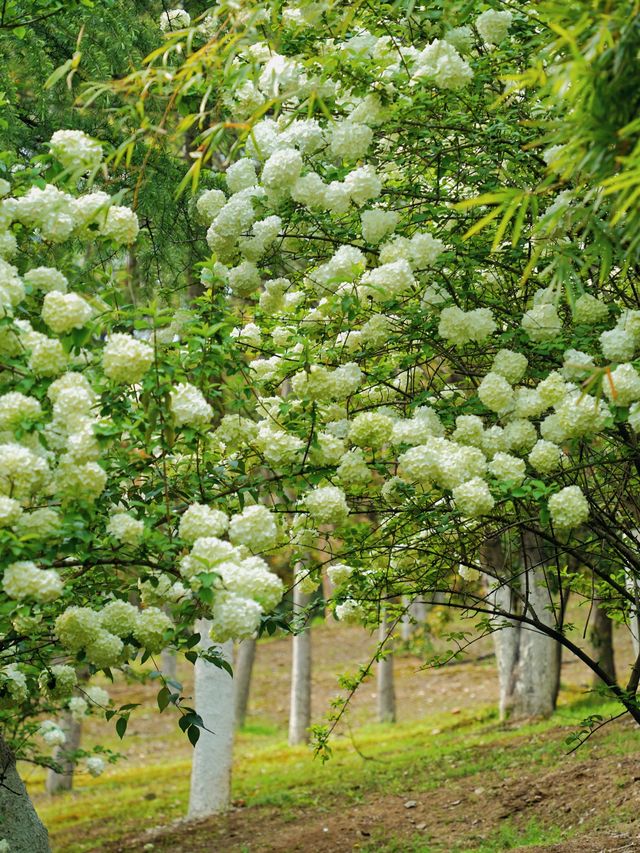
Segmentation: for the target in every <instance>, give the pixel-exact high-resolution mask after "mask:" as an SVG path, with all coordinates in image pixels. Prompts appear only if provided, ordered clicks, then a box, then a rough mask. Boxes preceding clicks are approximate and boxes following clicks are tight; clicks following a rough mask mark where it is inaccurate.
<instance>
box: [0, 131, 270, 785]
mask: <svg viewBox="0 0 640 853" xmlns="http://www.w3.org/2000/svg"><path fill="white" fill-rule="evenodd" d="M49 148H50V156H49V157H48V158H41V159H40V161H39V162H38V163H34V165H33V166H32V167H31V168H29V169H26V170H16V171H13V172H12V171H11V170H9V172H8V176H9V178H10V180H6V179H2V182H1V185H0V192H1V194H2V199H1V200H0V222H1V224H2V234H1V251H0V254H1V255H2V258H1V259H0V301H1V304H2V319H1V321H0V324H1V334H0V347H1V357H0V359H1V364H2V376H1V387H0V430H1V436H0V541H1V543H2V544H1V547H2V580H1V584H0V588H1V593H0V596H1V598H0V613H1V619H2V627H1V629H0V631H1V639H0V649H1V650H2V654H1V658H0V720H1V721H2V726H3V732H4V738H5V740H6V741H8V742H9V745H10V746H11V747H12V748H13V750H14V752H15V753H16V756H17V757H18V758H30V759H31V760H35V761H42V762H47V761H49V758H48V755H47V753H46V750H47V746H60V745H63V744H64V739H65V735H64V732H63V731H62V730H61V729H60V728H59V727H58V726H57V725H56V724H55V723H53V722H52V720H51V719H47V720H45V721H44V722H42V717H43V716H47V717H52V716H54V715H55V714H56V713H58V712H59V711H61V710H63V709H68V710H70V711H71V712H72V714H73V715H74V716H77V717H82V716H84V715H85V714H86V713H90V712H94V713H99V714H102V715H106V716H107V719H110V718H112V717H114V716H115V717H116V718H117V719H116V727H117V729H118V732H119V733H120V734H121V735H122V734H123V733H124V731H125V729H126V723H127V719H128V715H129V713H130V711H131V709H132V708H133V707H134V706H133V705H125V706H122V707H115V706H113V705H111V704H110V701H109V697H108V694H107V693H106V692H105V691H104V690H103V689H102V688H100V687H93V686H91V685H89V686H87V683H86V682H87V678H88V677H89V676H90V675H91V674H92V673H94V672H97V671H99V670H102V671H104V672H106V673H107V674H108V675H113V673H114V672H115V671H116V670H121V671H123V672H125V673H131V672H133V670H132V665H133V664H134V662H136V661H138V662H139V661H140V660H142V662H144V661H145V660H146V659H148V658H149V657H151V658H152V660H153V656H154V655H156V654H158V653H159V652H161V651H162V650H163V649H164V648H166V647H171V648H174V649H177V650H182V651H183V652H185V653H186V655H187V657H188V658H189V659H190V660H192V662H193V661H194V660H195V658H196V655H197V652H196V651H195V650H194V647H195V646H196V645H197V642H198V635H197V634H195V633H194V630H193V628H192V626H193V624H194V622H195V620H197V619H198V618H200V617H206V618H209V619H211V620H212V624H213V629H212V630H213V632H214V634H215V637H216V639H219V640H222V639H227V638H229V637H244V636H249V635H251V634H252V633H254V632H255V631H256V630H257V629H258V628H259V626H260V623H261V620H262V618H263V616H264V615H265V614H266V613H268V612H269V611H271V610H272V609H273V608H274V607H275V606H276V605H277V604H278V602H279V601H280V598H281V596H282V590H283V584H282V581H281V580H280V579H279V578H278V577H277V575H275V574H273V573H272V572H271V571H270V569H269V567H268V565H267V563H266V561H265V560H264V559H263V557H262V556H261V555H262V554H263V553H264V552H268V551H270V550H272V549H273V548H274V546H275V545H276V543H277V541H278V538H279V536H280V535H281V531H280V528H279V526H278V524H277V523H276V520H275V518H274V516H273V514H272V513H271V512H270V511H269V510H268V509H267V508H266V507H264V506H257V505H251V504H250V503H246V501H244V500H243V499H242V497H241V496H240V497H239V498H232V497H231V496H229V495H227V497H226V499H225V500H224V501H223V502H222V503H221V504H220V506H223V507H224V509H220V508H217V505H216V501H214V500H213V498H212V495H213V492H214V491H216V490H218V491H220V490H221V489H222V488H224V486H223V485H222V484H223V483H224V474H223V473H221V474H220V475H218V474H216V473H215V465H216V459H217V458H218V457H217V452H216V450H215V449H214V448H213V447H211V446H210V433H209V430H210V428H211V425H212V423H213V422H214V421H215V418H216V414H215V413H216V410H217V408H219V401H220V398H221V393H222V390H221V389H222V384H223V381H224V378H223V373H224V371H225V370H226V371H227V372H228V373H229V374H232V373H233V371H234V369H235V367H234V363H233V361H232V359H231V356H230V355H229V353H228V343H229V342H230V341H231V338H230V336H229V331H230V327H227V326H226V325H225V323H224V320H223V319H221V306H220V300H219V299H217V298H214V297H213V296H212V294H210V293H209V294H206V296H204V297H203V298H202V300H200V302H201V304H200V303H199V304H198V309H197V311H195V310H194V312H193V315H190V314H188V312H183V314H178V315H176V314H174V313H173V312H170V311H169V310H167V309H165V310H160V309H159V308H157V307H155V306H153V305H147V306H145V307H144V310H139V311H136V310H135V309H133V308H132V307H131V306H127V304H126V303H124V304H123V300H122V298H121V292H122V288H123V284H125V282H126V277H127V260H128V253H129V252H131V251H133V246H134V243H135V240H136V237H137V235H138V230H139V223H138V218H137V216H136V214H135V212H134V211H133V210H132V209H131V208H130V207H127V206H125V205H123V204H121V203H119V200H118V199H117V198H112V197H111V196H110V195H109V194H108V193H107V192H105V191H103V190H96V189H91V188H90V187H89V186H88V185H87V178H88V176H90V175H91V174H94V175H95V174H96V173H97V172H98V171H99V170H100V169H101V168H102V158H103V149H102V146H101V144H100V143H98V142H96V141H95V140H93V139H91V138H89V137H88V136H86V135H85V134H84V133H82V132H79V131H58V132H56V133H55V134H54V136H53V137H52V139H51V142H50V144H49ZM52 181H55V182H56V183H55V184H54V183H52ZM201 388H203V389H205V391H206V395H207V399H205V396H204V394H203V391H202V390H201ZM214 484H215V485H214ZM234 506H235V509H233V507H234ZM211 659H212V661H213V662H218V663H221V662H220V660H218V659H217V658H216V657H215V654H214V655H212V656H211ZM221 665H222V664H221ZM161 693H162V695H161V696H159V702H160V704H161V706H165V705H166V704H168V702H169V701H173V703H174V704H175V705H176V706H177V707H178V709H179V710H180V712H181V714H182V717H183V720H186V723H185V724H184V728H189V729H190V732H191V734H190V737H191V739H192V740H193V741H194V742H195V740H196V739H197V731H198V723H199V721H198V719H197V717H196V716H195V715H194V712H193V711H192V709H190V708H188V707H186V706H185V705H184V703H183V702H182V699H181V697H180V689H179V685H167V684H166V683H165V684H163V686H162V691H161ZM101 760H102V759H101V758H100V756H99V755H96V756H90V757H88V758H87V761H86V765H85V766H86V769H87V770H88V771H89V772H90V773H93V774H94V775H95V774H97V773H98V772H99V771H100V769H101V767H102V764H101Z"/></svg>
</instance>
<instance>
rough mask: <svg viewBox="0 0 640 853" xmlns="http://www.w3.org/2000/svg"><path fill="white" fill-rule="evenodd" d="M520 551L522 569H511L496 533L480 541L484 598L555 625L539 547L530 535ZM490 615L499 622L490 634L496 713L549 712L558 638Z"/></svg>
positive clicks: (555, 686) (556, 675)
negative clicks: (497, 694)
mask: <svg viewBox="0 0 640 853" xmlns="http://www.w3.org/2000/svg"><path fill="white" fill-rule="evenodd" d="M520 556H521V559H522V563H523V567H522V570H521V571H519V572H514V571H513V570H512V569H511V568H510V567H508V566H507V558H506V555H505V553H504V550H503V548H502V545H501V543H500V542H499V541H498V540H497V539H492V540H489V541H488V542H486V543H485V544H484V545H483V549H482V555H481V559H482V561H483V565H484V567H485V570H486V572H487V577H488V580H489V586H490V591H489V593H488V596H487V600H488V601H489V603H490V604H492V605H493V606H494V607H495V608H496V609H497V610H502V611H506V612H509V613H517V612H518V609H517V608H518V607H519V608H520V609H521V610H526V611H527V613H528V614H529V615H530V616H535V618H536V619H537V620H538V621H539V622H541V623H542V624H544V625H549V626H552V627H557V624H558V620H557V615H558V611H557V610H556V609H554V601H553V598H552V595H551V592H550V590H549V588H548V584H547V578H546V575H545V568H544V564H545V555H544V553H543V549H542V548H541V547H540V546H539V544H538V543H537V541H535V539H534V538H533V537H525V540H524V542H523V548H522V553H521V555H520ZM518 576H519V577H518ZM496 578H497V579H498V580H496ZM516 587H517V588H516ZM523 599H524V602H523ZM494 621H495V625H496V627H497V628H498V626H500V627H499V628H498V630H496V631H495V632H494V634H493V639H494V645H495V650H496V659H497V663H498V679H499V684H500V702H499V707H500V719H502V720H504V719H506V718H507V717H513V718H515V719H523V718H527V717H548V716H550V715H551V714H552V713H553V711H554V709H555V705H556V699H557V695H558V687H559V673H560V663H561V655H560V654H559V649H558V643H557V642H556V641H555V640H554V639H553V638H551V637H548V636H547V635H545V634H543V633H541V632H540V631H537V630H535V628H533V627H529V626H526V625H525V626H523V625H522V624H520V623H518V622H517V621H515V620H506V619H504V618H502V617H498V618H496V619H495V620H494ZM560 651H561V650H560Z"/></svg>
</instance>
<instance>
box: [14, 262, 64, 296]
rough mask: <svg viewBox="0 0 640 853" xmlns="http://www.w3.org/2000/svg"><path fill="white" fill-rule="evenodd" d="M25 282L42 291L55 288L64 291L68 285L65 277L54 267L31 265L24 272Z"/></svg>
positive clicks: (47, 291)
mask: <svg viewBox="0 0 640 853" xmlns="http://www.w3.org/2000/svg"><path fill="white" fill-rule="evenodd" d="M24 281H25V283H26V284H28V285H30V286H31V287H33V288H34V289H35V290H42V291H43V292H44V293H49V291H52V290H57V291H59V292H60V293H66V292H67V288H68V286H69V282H68V281H67V277H66V276H65V275H64V274H63V273H61V272H60V270H57V269H56V268H55V267H33V268H32V269H30V270H27V272H26V273H25V274H24Z"/></svg>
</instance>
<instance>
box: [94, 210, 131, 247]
mask: <svg viewBox="0 0 640 853" xmlns="http://www.w3.org/2000/svg"><path fill="white" fill-rule="evenodd" d="M139 230H140V225H139V223H138V217H137V215H136V214H135V213H134V211H133V210H131V208H129V207H123V206H121V205H117V204H114V205H112V206H111V207H110V208H109V210H108V212H107V216H106V218H105V221H104V223H103V225H102V226H101V228H100V233H101V234H102V235H103V237H108V238H110V239H111V240H113V241H114V243H117V244H118V245H121V246H129V245H131V243H134V242H135V239H136V237H137V236H138V232H139Z"/></svg>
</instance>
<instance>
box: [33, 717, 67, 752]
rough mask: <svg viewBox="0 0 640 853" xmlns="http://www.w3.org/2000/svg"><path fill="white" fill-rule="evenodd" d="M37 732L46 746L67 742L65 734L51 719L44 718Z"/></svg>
mask: <svg viewBox="0 0 640 853" xmlns="http://www.w3.org/2000/svg"><path fill="white" fill-rule="evenodd" d="M38 734H39V735H40V737H41V738H42V740H43V741H44V742H45V743H46V744H47V746H64V744H65V743H66V742H67V736H66V734H65V733H64V732H63V731H62V729H61V728H60V726H59V725H58V724H57V723H54V722H53V720H44V721H43V722H42V723H41V724H40V728H39V729H38Z"/></svg>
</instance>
